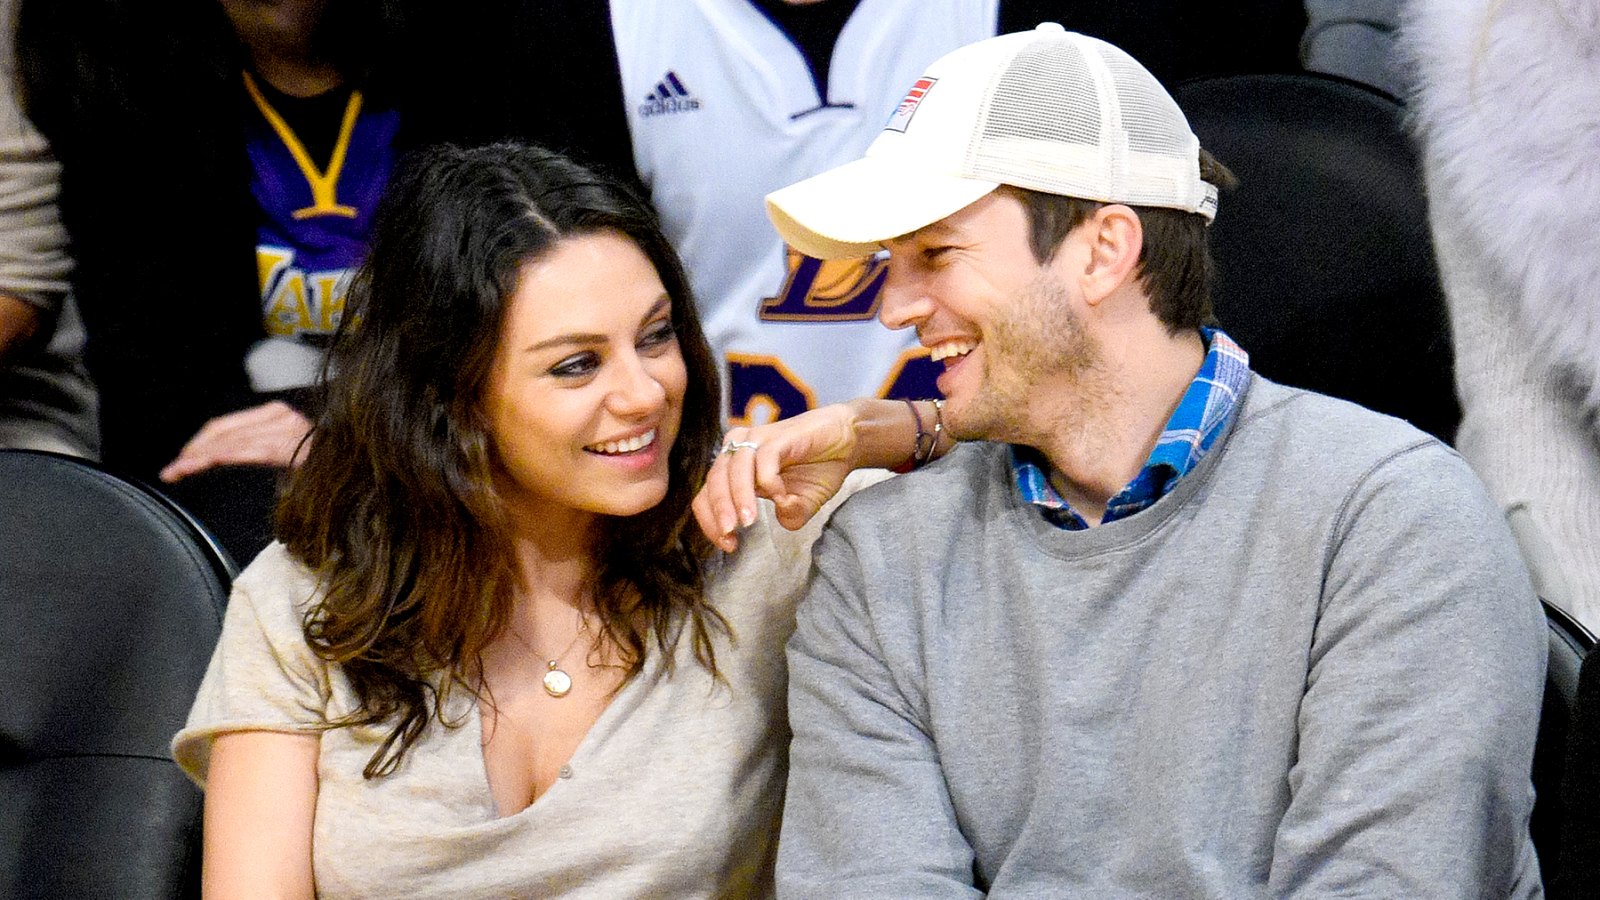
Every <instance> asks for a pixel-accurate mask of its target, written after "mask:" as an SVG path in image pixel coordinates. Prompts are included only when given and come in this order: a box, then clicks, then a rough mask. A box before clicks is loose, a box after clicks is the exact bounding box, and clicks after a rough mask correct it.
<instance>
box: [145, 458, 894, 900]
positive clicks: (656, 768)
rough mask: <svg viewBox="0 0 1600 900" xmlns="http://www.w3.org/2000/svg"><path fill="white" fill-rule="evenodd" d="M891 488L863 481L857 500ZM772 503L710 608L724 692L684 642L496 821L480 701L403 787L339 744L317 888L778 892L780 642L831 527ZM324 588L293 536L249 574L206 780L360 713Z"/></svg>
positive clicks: (223, 662) (196, 763)
mask: <svg viewBox="0 0 1600 900" xmlns="http://www.w3.org/2000/svg"><path fill="white" fill-rule="evenodd" d="M863 476H866V477H863ZM876 477H881V475H877V474H868V473H859V474H858V475H856V476H853V477H852V479H851V481H850V482H849V483H848V485H847V490H846V491H843V492H841V498H840V499H842V495H844V494H847V493H849V492H850V490H849V489H853V488H855V487H859V486H861V485H862V484H864V483H866V482H868V481H871V480H876ZM835 502H838V500H836V501H835ZM762 506H763V509H762V513H761V519H760V521H759V522H757V523H756V524H755V525H753V526H752V527H750V528H749V529H747V530H746V531H745V532H744V533H743V535H742V537H741V547H740V549H739V551H738V552H737V553H735V554H733V555H732V556H729V557H726V558H724V559H720V560H714V561H713V563H712V574H711V576H710V578H708V586H707V593H708V598H709V599H710V601H711V602H712V603H713V604H714V605H715V606H716V608H717V609H718V610H719V611H721V612H722V614H723V615H724V616H725V617H727V619H728V622H729V624H730V625H731V626H732V629H733V633H734V636H735V640H734V641H733V642H731V643H730V642H729V641H728V640H727V639H725V638H720V637H719V638H718V639H717V645H716V648H717V664H718V666H719V668H720V669H721V670H722V672H723V675H724V677H725V679H726V684H717V683H715V682H714V681H713V680H712V678H711V677H710V676H709V675H708V674H707V672H706V671H705V669H704V668H702V667H701V666H700V665H699V664H698V663H697V662H696V661H695V659H694V652H693V648H692V642H691V641H690V640H689V636H688V634H687V631H686V630H685V631H684V632H683V633H680V635H679V639H678V640H676V641H675V643H674V651H673V653H674V659H675V662H676V667H675V669H674V671H672V672H671V673H668V672H667V671H666V670H665V666H664V665H663V664H662V663H663V658H662V655H661V654H660V653H652V654H651V655H650V656H648V657H647V659H646V661H645V666H644V670H643V671H642V672H641V673H640V674H639V676H638V677H637V678H635V679H634V680H632V681H631V682H629V683H628V684H626V685H625V686H624V687H623V688H622V690H621V691H620V692H619V693H618V694H617V696H616V697H615V698H614V699H613V700H612V702H611V704H610V706H608V707H607V708H606V710H605V712H603V713H602V714H601V716H600V718H599V720H598V721H596V722H595V724H594V727H593V728H591V729H590V731H589V733H588V735H587V736H586V737H585V738H584V740H583V742H582V743H581V744H580V745H579V747H578V749H577V750H576V751H575V752H574V753H573V755H572V759H571V760H570V762H569V763H568V764H567V765H566V766H565V767H563V769H562V770H561V778H560V779H559V780H558V781H557V782H556V783H555V785H554V786H553V787H552V788H551V789H550V790H549V791H547V792H546V793H545V794H544V795H543V796H542V797H540V798H538V800H536V801H535V802H534V803H533V805H531V806H529V807H528V808H527V809H524V810H522V811H521V812H519V813H516V814H514V815H511V816H506V817H504V818H500V817H497V814H496V809H495V803H494V798H493V797H492V796H491V795H490V792H489V783H488V777H487V775H486V774H485V770H484V764H483V751H482V742H483V733H482V729H481V727H480V720H479V716H478V709H477V703H476V701H475V700H474V699H473V698H472V697H471V696H470V695H469V694H467V693H466V692H464V691H455V692H453V693H452V695H451V700H450V702H449V703H448V704H447V706H446V709H445V717H446V719H447V720H448V721H451V722H459V723H460V725H459V727H455V728H444V727H441V726H440V725H439V724H438V723H437V722H434V723H432V724H430V726H429V728H428V730H427V731H426V732H425V733H424V734H423V736H422V738H421V739H419V740H418V741H417V743H416V744H415V745H414V746H413V747H412V749H411V750H410V752H409V753H407V755H406V757H405V759H404V761H403V762H402V763H401V765H400V768H399V769H398V770H397V771H396V772H395V773H394V774H392V775H389V776H387V777H383V778H377V779H372V780H366V779H363V778H362V776H361V770H362V768H363V767H364V766H365V765H366V764H367V760H368V759H369V758H370V757H371V755H372V752H373V750H374V749H376V747H377V744H378V742H379V741H380V740H381V739H382V735H383V730H382V729H375V728H339V729H334V730H330V731H326V732H322V739H321V750H320V757H319V760H318V764H317V776H318V782H319V788H318V793H317V805H316V822H315V828H314V832H313V857H314V871H315V877H316V887H317V892H318V894H319V895H320V896H322V897H396V896H406V897H417V898H422V897H450V898H473V897H484V898H489V897H494V898H503V897H550V896H562V897H595V898H607V900H613V898H627V897H675V898H676V897H685V898H689V897H750V896H755V897H764V896H769V895H770V894H771V893H772V873H771V865H772V859H773V854H774V851H775V848H776V844H777V827H778V819H779V816H780V814H781V811H782V802H783V786H784V777H785V774H786V766H787V750H788V739H789V729H788V724H787V720H786V717H785V715H784V692H785V687H786V679H785V672H784V659H783V645H784V642H785V641H786V640H787V639H788V637H789V634H790V632H791V631H792V630H793V627H794V605H795V603H796V601H797V600H798V598H799V596H800V592H801V589H802V588H803V586H804V583H805V577H806V574H807V572H808V571H809V569H810V564H811V544H812V542H813V541H814V540H815V538H816V535H817V533H818V531H819V530H820V528H821V525H822V522H823V521H824V520H825V519H826V518H827V516H826V514H824V515H819V516H817V517H816V518H815V519H813V520H812V522H811V523H809V524H808V525H807V526H806V527H805V528H804V529H803V530H801V531H799V532H789V531H786V530H785V529H784V528H782V527H781V526H779V525H778V524H777V523H776V521H775V520H774V519H773V516H772V509H771V507H770V505H769V504H765V503H763V504H762ZM825 513H826V511H825ZM315 590H316V583H315V580H314V578H313V577H312V575H311V573H310V572H309V571H308V570H307V569H306V568H305V567H304V566H302V565H300V564H299V563H298V562H296V561H295V560H294V559H293V558H292V557H291V556H290V555H289V554H288V552H287V551H286V550H285V549H284V548H283V546H282V545H279V544H274V545H272V546H271V547H269V548H267V550H265V551H264V552H263V553H262V554H261V556H259V557H258V558H257V559H256V560H255V562H254V563H252V564H251V565H250V566H249V568H247V569H246V570H245V571H244V572H243V573H242V574H241V575H240V576H239V578H238V580H237V581H236V582H235V584H234V589H233V596H232V599H231V600H230V602H229V606H228V612H227V616H226V619H225V621H224V624H223V629H222V640H221V642H220V643H219V644H218V647H217V650H216V653H215V655H214V656H213V657H212V659H211V665H210V668H209V669H208V670H207V672H206V677H205V681H204V682H203V683H202V685H201V687H200V693H199V696H198V697H197V698H196V699H195V704H194V708H193V709H192V710H191V711H190V713H189V720H188V724H187V725H186V727H185V728H184V730H183V731H181V732H179V734H178V735H177V736H176V737H175V738H174V739H173V755H174V757H175V758H176V759H177V761H178V763H179V765H181V766H182V767H183V768H184V771H186V772H188V773H189V775H190V776H191V777H193V778H194V779H195V781H196V782H197V783H199V784H200V785H201V786H202V787H204V784H205V776H206V768H207V765H208V763H209V757H210V750H211V740H212V738H214V737H215V736H216V735H218V734H223V733H226V732H231V731H249V730H265V731H283V732H309V733H316V729H317V727H318V726H320V725H322V724H323V723H325V722H327V721H329V720H330V719H334V718H337V717H339V716H342V715H344V714H346V713H348V712H349V711H351V710H352V709H354V707H355V697H354V694H353V693H352V691H351V689H350V685H349V683H348V681H347V680H346V679H345V677H344V675H343V673H342V672H340V670H339V668H338V667H337V666H333V665H330V664H328V663H326V662H324V661H322V660H320V659H318V658H317V657H316V656H315V655H314V654H313V653H312V652H311V651H310V649H309V648H308V647H307V646H306V643H305V639H304V637H303V636H302V634H301V617H302V616H303V614H304V612H305V610H306V609H307V608H308V605H309V603H310V601H311V599H312V597H313V595H314V593H315ZM650 647H651V649H652V650H654V648H655V643H654V641H653V640H652V641H651V643H650Z"/></svg>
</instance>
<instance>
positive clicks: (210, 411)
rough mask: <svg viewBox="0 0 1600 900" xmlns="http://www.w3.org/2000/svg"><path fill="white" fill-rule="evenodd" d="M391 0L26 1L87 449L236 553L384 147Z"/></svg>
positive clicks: (367, 206) (390, 150)
mask: <svg viewBox="0 0 1600 900" xmlns="http://www.w3.org/2000/svg"><path fill="white" fill-rule="evenodd" d="M399 6H400V4H399V3H398V0H345V2H328V0H282V2H268V0H221V2H218V3H183V4H166V3H162V4H147V3H134V2H128V0H26V2H25V3H24V5H23V8H22V20H21V26H20V27H21V30H20V35H19V46H20V53H21V55H22V61H23V68H24V77H25V81H26V83H27V93H26V95H27V97H28V101H29V110H30V112H31V113H32V115H33V117H34V120H35V121H36V122H37V123H38V124H39V126H40V128H41V130H43V131H44V132H45V134H46V135H47V136H48V137H49V139H50V141H51V144H52V146H53V147H54V149H55V152H56V154H57V156H58V158H59V159H60V160H61V163H62V193H61V208H62V216H63V218H64V220H65V223H66V226H67V230H68V231H69V233H71V234H72V236H73V239H74V244H73V247H74V255H75V256H76V258H77V261H78V267H77V270H76V273H75V275H74V277H73V286H74V290H75V294H76V297H77V299H78V301H79V303H80V304H81V309H82V312H83V318H84V323H85V325H86V326H87V331H88V340H89V343H88V347H87V361H88V363H89V367H90V371H91V372H92V373H93V375H94V376H95V379H96V381H97V383H98V384H99V386H100V388H101V419H102V426H103V436H104V459H105V462H106V463H107V465H109V466H111V467H112V468H113V469H115V470H117V471H119V472H121V473H123V474H129V475H133V476H136V477H141V478H145V479H151V480H154V479H155V478H156V477H157V476H159V477H160V478H161V479H162V480H164V481H166V482H168V484H169V490H170V492H171V493H172V494H173V496H174V497H175V499H177V500H178V501H179V502H180V503H182V504H184V505H185V506H187V507H188V508H190V509H191V511H193V512H195V513H196V514H197V515H198V516H199V518H200V519H201V520H202V521H203V522H205V523H206V524H207V525H209V526H210V527H211V528H212V529H213V530H214V531H215V532H217V533H218V535H219V537H221V539H222V541H223V543H224V545H225V546H226V547H227V548H228V549H229V550H230V551H231V552H232V554H233V555H234V556H235V557H236V558H239V559H241V560H247V559H249V558H250V557H251V556H253V555H254V554H255V552H256V551H257V550H259V549H260V548H261V547H262V546H264V545H265V544H266V542H267V541H268V540H269V539H270V516H271V509H272V506H273V504H274V503H275V500H276V493H277V491H276V488H277V478H278V473H279V472H281V470H282V469H283V468H284V467H285V466H287V465H289V463H290V461H291V458H292V456H293V454H294V451H295V449H296V447H297V446H298V445H299V443H300V441H301V439H302V438H303V437H304V435H305V434H306V431H307V429H308V427H309V421H308V415H309V414H311V413H313V412H314V406H315V397H314V394H313V393H312V391H311V390H310V388H311V386H312V384H313V382H314V380H315V377H316V374H317V370H318V367H319V365H320V361H321V358H322V349H321V347H322V344H323V343H324V342H325V341H326V339H327V337H328V335H329V334H331V332H332V330H333V328H334V327H335V326H336V325H337V323H338V321H339V318H340V314H341V309H342V304H343V297H344V291H345V287H346V283H347V281H348V275H349V273H350V271H351V270H352V267H353V266H354V265H355V264H356V263H357V262H359V259H360V256H361V253H362V248H363V245H364V240H365V235H366V229H367V226H368V220H369V217H370V214H371V210H372V207H373V205H374V204H375V202H376V200H377V197H378V195H379V193H380V192H381V191H382V188H383V185H384V183H385V181H386V179H387V177H388V172H389V169H390V166H391V165H392V163H393V158H394V155H395V152H396V146H397V140H398V138H397V134H398V119H399V113H398V111H397V110H396V108H395V105H394V103H393V102H392V98H391V96H390V94H389V92H387V91H386V90H385V89H384V87H383V84H382V79H381V78H380V77H379V74H378V73H379V70H380V69H382V68H383V66H382V64H381V60H380V58H381V57H382V56H383V54H384V53H385V52H389V51H392V50H393V48H394V45H395V42H396V37H395V35H396V34H397V33H398V22H399V12H398V10H399Z"/></svg>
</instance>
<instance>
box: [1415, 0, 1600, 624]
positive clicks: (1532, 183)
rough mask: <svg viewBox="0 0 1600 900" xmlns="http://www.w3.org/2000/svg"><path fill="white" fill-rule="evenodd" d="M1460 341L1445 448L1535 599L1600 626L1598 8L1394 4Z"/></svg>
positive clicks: (1487, 0) (1489, 2) (1530, 3)
mask: <svg viewBox="0 0 1600 900" xmlns="http://www.w3.org/2000/svg"><path fill="white" fill-rule="evenodd" d="M1402 36H1403V47H1404V52H1405V56H1406V59H1407V62H1408V64H1409V65H1410V66H1412V67H1413V68H1414V72H1415V78H1416V82H1415V83H1416V91H1415V94H1414V95H1413V96H1412V98H1411V108H1412V112H1413V115H1414V116H1415V122H1416V125H1417V129H1418V134H1419V135H1420V137H1421V139H1422V149H1423V154H1422V159H1423V166H1424V170H1425V175H1426V178H1427V189H1428V199H1429V205H1430V209H1431V215H1432V219H1433V235H1434V245H1435V249H1436V252H1437V254H1438V258H1439V267H1440V270H1441V273H1442V275H1443V281H1444V289H1445V297H1446V299H1447V301H1448V304H1449V307H1450V318H1451V329H1452V332H1453V334H1454V340H1455V356H1456V383H1457V387H1458V389H1459V391H1460V395H1461V406H1462V421H1461V428H1460V430H1459V432H1457V435H1456V447H1457V449H1458V450H1460V452H1461V454H1462V455H1463V456H1465V457H1466V458H1467V460H1468V461H1469V462H1471V463H1472V465H1473V467H1474V468H1475V469H1476V470H1477V472H1478V474H1479V475H1480V476H1481V477H1482V478H1483V480H1484V482H1485V483H1486V484H1487V485H1488V486H1489V491H1490V493H1491V494H1493V496H1494V497H1495V499H1496V500H1497V501H1498V502H1499V504H1500V506H1501V508H1502V509H1503V510H1504V511H1505V514H1506V518H1507V519H1508V521H1509V522H1510V523H1511V527H1512V530H1513V531H1514V532H1515V533H1516V535H1517V539H1518V542H1519V543H1520V545H1521V547H1522V551H1523V555H1524V556H1525V557H1526V559H1527V560H1528V562H1529V565H1530V568H1531V569H1532V571H1533V575H1534V580H1535V584H1536V587H1537V589H1538V590H1539V593H1540V594H1541V595H1543V596H1544V597H1545V599H1547V600H1549V601H1551V602H1553V603H1555V604H1557V605H1559V606H1561V607H1563V608H1565V609H1566V610H1568V611H1569V612H1571V613H1573V614H1574V615H1575V616H1577V618H1578V619H1580V620H1581V621H1583V622H1584V623H1585V624H1586V625H1588V626H1589V627H1590V628H1591V629H1600V229H1597V227H1596V224H1595V223H1596V222H1600V154H1597V153H1596V143H1595V133H1596V122H1597V121H1600V6H1596V5H1595V4H1594V3H1590V2H1579V0H1503V2H1501V0H1428V2H1413V3H1411V4H1409V5H1407V7H1406V10H1405V20H1404V28H1403V30H1402Z"/></svg>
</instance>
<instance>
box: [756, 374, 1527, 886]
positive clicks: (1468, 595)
mask: <svg viewBox="0 0 1600 900" xmlns="http://www.w3.org/2000/svg"><path fill="white" fill-rule="evenodd" d="M1544 627H1545V626H1544V624H1543V617H1542V614H1541V611H1540V609H1539V606H1538V602H1537V600H1536V598H1535V596H1534V594H1533V591H1532V589H1531V587H1530V585H1529V582H1528V577H1527V574H1526V572H1525V570H1524V569H1523V566H1522V563H1521V561H1520V559H1519V558H1518V556H1517V551H1516V548H1515V546H1514V545H1513V543H1512V540H1511V537H1510V535H1509V534H1508V532H1507V530H1506V526H1505V524H1504V521H1503V519H1502V518H1501V516H1500V514H1499V512H1498V511H1497V509H1496V508H1495V506H1494V504H1493V503H1492V502H1490V500H1489V499H1488V497H1487V496H1486V495H1485V493H1484V491H1483V489H1482V487H1481V486H1480V485H1479V483H1478V482H1477V480H1476V479H1475V478H1474V477H1473V476H1472V474H1471V472H1470V471H1469V470H1468V469H1467V467H1466V466H1465V464H1463V463H1462V461H1461V460H1460V458H1459V457H1457V456H1456V455H1455V453H1453V452H1452V451H1451V450H1449V449H1448V448H1446V447H1444V446H1443V445H1441V444H1439V443H1437V442H1436V441H1434V440H1433V439H1431V438H1429V437H1427V436H1425V435H1423V434H1422V433H1420V432H1418V431H1416V430H1414V429H1412V428H1411V427H1410V426H1408V425H1406V424H1404V423H1402V422H1399V421H1397V420H1394V419H1389V418H1386V417H1382V416H1379V415H1377V414H1375V413H1371V412H1368V411H1366V410H1363V409H1360V408H1358V407H1355V406H1352V405H1350V404H1347V403H1343V402H1341V401H1337V400H1332V399H1330V398H1327V397H1322V396H1318V395H1315V394H1309V393H1305V392H1301V391H1296V390H1291V389H1288V388H1284V387H1281V386H1278V385H1275V384H1272V383H1270V382H1267V381H1264V380H1262V379H1260V378H1255V379H1254V380H1253V381H1252V383H1251V387H1250V389H1249V391H1248V393H1247V395H1246V398H1245V400H1244V404H1243V406H1242V407H1241V409H1240V410H1239V412H1238V413H1237V414H1236V419H1235V422H1234V424H1233V425H1232V427H1231V430H1230V432H1229V433H1228V434H1227V435H1225V436H1224V438H1223V439H1222V440H1221V441H1220V442H1219V444H1218V446H1217V447H1215V448H1213V450H1212V451H1211V452H1210V453H1209V454H1208V455H1207V457H1206V458H1205V459H1204V460H1203V461H1202V462H1201V464H1200V466H1199V467H1198V468H1196V469H1195V470H1194V471H1193V472H1191V473H1190V474H1189V475H1188V476H1187V477H1185V478H1184V479H1183V480H1182V481H1181V482H1179V484H1178V485H1177V486H1176V487H1175V488H1174V490H1173V492H1172V493H1170V494H1168V495H1167V496H1166V497H1165V498H1163V499H1162V500H1161V501H1160V502H1158V503H1157V504H1156V505H1155V506H1153V507H1151V508H1150V509H1148V510H1146V511H1144V512H1141V513H1139V514H1137V515H1134V516H1132V517H1130V518H1128V519H1124V520H1120V521H1116V522H1112V523H1109V524H1105V525H1101V526H1099V527H1096V528H1092V529H1090V530H1088V531H1080V532H1068V531H1061V530H1058V529H1056V528H1054V527H1052V526H1050V525H1048V524H1047V523H1045V522H1044V521H1043V520H1042V519H1041V517H1040V516H1039V515H1038V513H1037V512H1036V511H1035V510H1034V509H1033V508H1030V507H1027V506H1025V505H1024V504H1023V503H1022V501H1021V500H1020V499H1019V497H1018V494H1017V489H1016V486H1015V482H1014V479H1013V477H1012V475H1011V469H1010V465H1009V460H1008V451H1007V448H1005V447H1004V446H1000V445H992V444H988V445H986V444H975V445H970V446H964V447H961V448H959V449H957V450H956V451H955V452H953V453H951V454H950V456H949V457H947V458H946V459H945V460H943V461H942V462H940V463H939V464H937V465H934V466H932V467H930V468H928V469H926V470H923V471H922V472H919V473H916V474H913V475H910V476H906V477H903V478H897V479H893V480H892V481H890V482H887V483H885V484H883V485H880V486H877V487H875V488H873V489H871V490H868V491H865V492H863V493H861V494H858V495H857V496H856V497H854V498H853V499H852V500H851V501H850V502H848V503H847V504H845V506H844V507H842V508H841V509H840V511H839V512H838V513H837V514H836V515H835V517H834V519H833V522H832V524H831V525H830V526H829V529H828V531H827V533H826V534H825V535H824V537H823V539H822V541H821V543H820V544H819V549H818V552H817V559H816V567H815V569H814V571H813V575H812V583H811V586H810V588H809V591H808V595H807V598H806V599H805V601H804V602H803V603H802V604H801V608H800V614H799V622H798V631H797V632H796V634H795V636H794V639H793V640H792V642H791V643H790V646H789V662H790V679H791V682H790V698H789V700H790V717H791V721H792V725H793V728H794V743H793V747H792V749H791V756H790V759H791V776H790V781H789V785H788V796H787V805H786V808H785V813H784V823H783V836H782V840H781V844H780V851H779V890H780V894H782V895H784V896H790V897H830V898H833V897H919V898H922V897H971V896H979V895H981V894H982V893H984V892H989V893H992V894H993V895H994V896H996V897H1095V898H1114V897H1184V898H1189V897H1216V898H1239V897H1255V896H1303V897H1326V896H1334V895H1337V896H1359V897H1407V898H1417V897H1480V896H1481V897H1508V896H1510V897H1529V896H1539V895H1540V893H1541V889H1540V887H1539V872H1538V863H1537V861H1536V859H1535V857H1534V852H1533V847H1532V844H1531V843H1530V841H1529V838H1528V815H1529V811H1530V809H1531V807H1532V802H1533V796H1532V788H1531V785H1530V781H1529V769H1530V765H1531V761H1532V755H1533V743H1534V734H1535V729H1536V725H1537V719H1538V715H1539V701H1540V696H1541V689H1542V683H1543V677H1544V653H1545V635H1544Z"/></svg>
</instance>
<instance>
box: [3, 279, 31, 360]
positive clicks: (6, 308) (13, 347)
mask: <svg viewBox="0 0 1600 900" xmlns="http://www.w3.org/2000/svg"><path fill="white" fill-rule="evenodd" d="M38 330H39V309H38V307H36V306H34V305H33V304H32V303H28V302H27V301H25V300H19V299H17V298H16V297H13V296H11V295H10V294H0V365H3V364H4V363H5V361H6V358H7V357H8V356H9V355H11V354H12V353H14V352H16V351H17V350H18V348H20V347H21V346H22V345H23V344H26V343H27V342H28V340H29V339H30V338H32V337H33V335H34V333H35V332H36V331H38Z"/></svg>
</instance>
